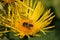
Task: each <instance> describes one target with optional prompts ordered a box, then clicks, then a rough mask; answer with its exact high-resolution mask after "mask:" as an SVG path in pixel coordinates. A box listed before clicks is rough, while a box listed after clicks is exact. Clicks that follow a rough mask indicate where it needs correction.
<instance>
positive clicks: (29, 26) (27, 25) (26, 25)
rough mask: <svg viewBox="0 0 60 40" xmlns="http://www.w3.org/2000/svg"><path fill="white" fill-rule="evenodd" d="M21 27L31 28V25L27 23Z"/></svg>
mask: <svg viewBox="0 0 60 40" xmlns="http://www.w3.org/2000/svg"><path fill="white" fill-rule="evenodd" d="M23 26H24V27H27V28H31V27H33V25H32V24H30V23H27V22H24V23H23Z"/></svg>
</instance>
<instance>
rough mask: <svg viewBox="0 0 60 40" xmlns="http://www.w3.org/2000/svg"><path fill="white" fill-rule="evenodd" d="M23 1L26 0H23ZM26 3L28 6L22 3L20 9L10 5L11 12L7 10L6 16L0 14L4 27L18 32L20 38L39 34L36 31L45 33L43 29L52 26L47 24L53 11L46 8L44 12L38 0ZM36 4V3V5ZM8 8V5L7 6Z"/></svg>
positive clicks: (51, 17)
mask: <svg viewBox="0 0 60 40" xmlns="http://www.w3.org/2000/svg"><path fill="white" fill-rule="evenodd" d="M23 2H24V3H26V2H28V1H26V2H25V1H23ZM29 2H30V3H28V5H29V6H30V7H27V6H28V5H27V6H25V5H24V4H22V3H21V5H24V6H22V7H21V9H20V8H19V7H17V6H14V7H12V10H11V12H10V11H8V14H6V16H2V15H0V16H1V17H2V20H3V23H2V21H0V22H1V23H2V24H3V25H5V26H6V27H9V28H11V29H12V31H14V32H18V34H19V35H20V38H23V37H24V36H25V35H26V36H28V37H29V36H30V35H32V36H39V35H38V34H37V33H38V32H43V34H46V33H45V31H46V30H47V29H49V28H53V27H54V26H48V25H49V24H50V23H51V21H52V19H53V18H54V17H55V15H53V16H52V14H53V13H50V9H49V10H47V11H46V12H45V13H44V14H43V11H44V6H43V5H42V3H41V2H40V1H39V2H38V3H37V2H35V3H34V5H32V0H31V1H29ZM36 4H37V5H36ZM18 5H20V4H18ZM9 8H10V7H9Z"/></svg>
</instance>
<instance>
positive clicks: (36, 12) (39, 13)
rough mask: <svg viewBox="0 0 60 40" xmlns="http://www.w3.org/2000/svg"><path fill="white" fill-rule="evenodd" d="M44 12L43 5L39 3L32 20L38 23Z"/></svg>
mask: <svg viewBox="0 0 60 40" xmlns="http://www.w3.org/2000/svg"><path fill="white" fill-rule="evenodd" d="M43 10H44V7H43V5H42V4H41V2H38V4H37V6H36V8H35V10H34V12H33V14H32V15H31V18H30V19H31V20H34V21H37V20H38V18H39V17H40V16H41V15H42V12H43Z"/></svg>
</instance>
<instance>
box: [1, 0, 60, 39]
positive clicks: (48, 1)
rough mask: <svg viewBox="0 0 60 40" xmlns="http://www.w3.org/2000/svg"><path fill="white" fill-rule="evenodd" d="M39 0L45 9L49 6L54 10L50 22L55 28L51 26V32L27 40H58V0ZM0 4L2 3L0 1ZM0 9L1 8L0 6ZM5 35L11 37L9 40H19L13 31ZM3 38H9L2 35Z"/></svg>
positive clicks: (59, 22) (59, 31) (59, 28)
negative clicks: (52, 18) (53, 16)
mask: <svg viewBox="0 0 60 40" xmlns="http://www.w3.org/2000/svg"><path fill="white" fill-rule="evenodd" d="M40 1H41V2H42V4H43V5H44V6H45V9H49V8H50V9H51V11H52V12H54V15H56V17H55V18H54V20H53V21H52V23H51V24H52V25H55V28H53V29H52V31H51V32H48V33H47V35H42V36H40V37H32V38H30V39H29V40H60V0H40ZM0 5H2V4H1V3H0ZM0 9H3V8H2V7H1V6H0ZM7 35H9V36H10V37H9V38H12V39H10V40H20V39H19V37H14V36H13V32H10V33H9V34H7ZM14 38H15V39H14ZM3 40H9V39H7V38H5V37H4V38H3ZM22 40H27V39H22Z"/></svg>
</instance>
